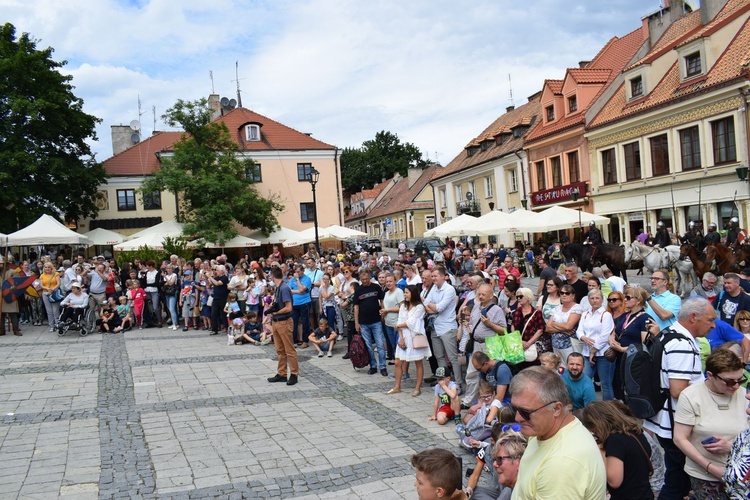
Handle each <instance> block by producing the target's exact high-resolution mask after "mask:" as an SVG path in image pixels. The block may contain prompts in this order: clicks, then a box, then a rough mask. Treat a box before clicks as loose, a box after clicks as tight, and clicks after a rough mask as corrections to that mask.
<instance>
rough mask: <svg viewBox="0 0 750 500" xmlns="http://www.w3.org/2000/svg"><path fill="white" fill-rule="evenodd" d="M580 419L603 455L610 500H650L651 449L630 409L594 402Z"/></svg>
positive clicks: (616, 404) (623, 406) (610, 402)
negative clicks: (635, 499) (634, 499)
mask: <svg viewBox="0 0 750 500" xmlns="http://www.w3.org/2000/svg"><path fill="white" fill-rule="evenodd" d="M580 418H581V423H582V424H583V425H584V426H585V427H586V428H587V429H588V430H589V432H591V434H592V435H593V436H594V439H595V440H596V444H598V445H599V448H600V449H601V450H602V453H603V455H604V465H605V469H606V471H607V491H609V494H610V499H611V500H619V499H627V500H629V499H632V498H639V499H653V498H654V493H653V491H652V490H651V485H650V483H649V477H650V476H651V474H652V473H653V465H652V464H651V445H649V443H648V440H647V439H646V436H645V435H644V433H643V430H642V429H641V425H640V423H639V422H638V419H637V418H635V416H634V415H633V413H632V412H631V411H630V409H629V408H628V407H627V406H625V404H623V403H621V402H620V401H617V400H612V401H594V402H591V403H589V404H588V405H587V406H586V407H585V408H583V410H582V411H581V417H580Z"/></svg>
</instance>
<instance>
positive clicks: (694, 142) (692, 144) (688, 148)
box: [680, 125, 701, 170]
mask: <svg viewBox="0 0 750 500" xmlns="http://www.w3.org/2000/svg"><path fill="white" fill-rule="evenodd" d="M680 155H681V156H682V170H693V169H695V168H701V142H700V134H699V133H698V125H696V126H694V127H690V128H686V129H684V130H680Z"/></svg>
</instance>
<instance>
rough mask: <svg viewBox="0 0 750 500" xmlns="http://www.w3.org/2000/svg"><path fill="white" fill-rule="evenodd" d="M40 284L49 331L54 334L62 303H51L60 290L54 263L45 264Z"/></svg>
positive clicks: (40, 276)
mask: <svg viewBox="0 0 750 500" xmlns="http://www.w3.org/2000/svg"><path fill="white" fill-rule="evenodd" d="M39 282H40V284H41V290H42V301H43V302H44V309H45V310H46V311H47V324H48V325H49V331H51V332H54V331H55V329H57V320H58V318H59V317H60V301H56V302H53V301H50V296H51V295H52V294H53V293H54V291H55V290H57V289H58V288H60V277H59V276H58V274H57V272H56V271H55V268H54V266H53V265H52V262H45V263H44V268H43V269H42V274H40V275H39Z"/></svg>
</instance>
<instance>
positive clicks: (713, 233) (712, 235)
mask: <svg viewBox="0 0 750 500" xmlns="http://www.w3.org/2000/svg"><path fill="white" fill-rule="evenodd" d="M720 242H721V235H720V234H719V232H718V231H717V230H716V223H715V222H712V223H710V224H709V225H708V232H707V233H706V237H705V238H703V243H704V245H703V248H704V249H705V248H706V247H707V246H709V245H718V244H719V243H720Z"/></svg>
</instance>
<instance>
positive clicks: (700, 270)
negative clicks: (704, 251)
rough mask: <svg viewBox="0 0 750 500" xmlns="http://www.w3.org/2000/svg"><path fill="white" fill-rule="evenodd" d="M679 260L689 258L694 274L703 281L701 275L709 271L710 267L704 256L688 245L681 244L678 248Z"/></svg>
mask: <svg viewBox="0 0 750 500" xmlns="http://www.w3.org/2000/svg"><path fill="white" fill-rule="evenodd" d="M701 257H703V258H701ZM680 258H690V262H692V263H693V269H695V274H696V275H697V276H698V278H699V279H703V275H704V274H706V273H707V272H710V271H711V265H710V264H709V263H707V261H708V259H706V258H705V255H701V254H699V253H698V250H696V248H695V247H694V246H693V245H691V244H690V243H683V244H682V246H680ZM708 262H710V261H708Z"/></svg>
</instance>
